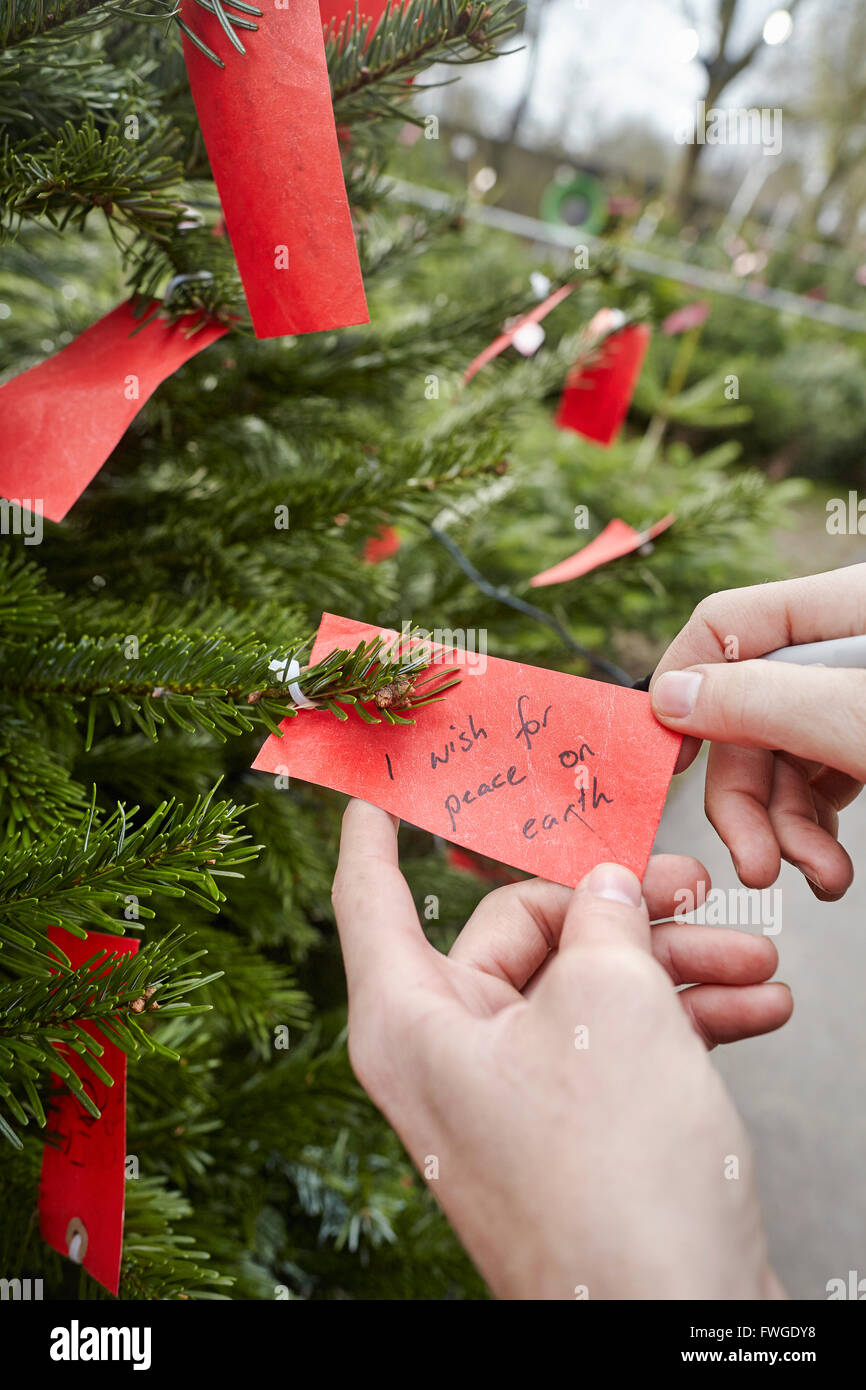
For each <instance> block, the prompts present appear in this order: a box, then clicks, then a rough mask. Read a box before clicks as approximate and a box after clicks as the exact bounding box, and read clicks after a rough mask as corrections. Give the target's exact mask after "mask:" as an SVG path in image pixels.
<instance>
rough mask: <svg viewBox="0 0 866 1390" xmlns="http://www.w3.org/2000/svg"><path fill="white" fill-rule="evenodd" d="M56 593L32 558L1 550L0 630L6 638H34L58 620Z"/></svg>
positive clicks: (54, 625) (29, 639) (8, 639)
mask: <svg viewBox="0 0 866 1390" xmlns="http://www.w3.org/2000/svg"><path fill="white" fill-rule="evenodd" d="M57 598H58V595H57V594H56V592H55V591H54V590H53V589H51V588H49V586H48V584H46V582H45V575H44V574H43V572H42V570H41V569H40V568H39V566H38V565H36V564H34V563H33V561H32V560H26V559H24V557H23V556H20V555H16V554H15V553H14V552H13V551H12V550H9V549H6V550H0V633H2V634H3V638H4V640H6V641H12V640H15V641H18V640H25V639H26V640H28V641H31V642H32V640H33V636H34V633H35V632H37V631H38V630H39V629H42V631H45V630H46V629H51V628H55V627H56V626H57V623H58V617H57Z"/></svg>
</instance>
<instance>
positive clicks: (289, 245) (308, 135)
mask: <svg viewBox="0 0 866 1390" xmlns="http://www.w3.org/2000/svg"><path fill="white" fill-rule="evenodd" d="M262 8H263V9H264V14H262V16H261V18H259V17H256V19H255V23H256V24H257V25H258V29H257V30H256V31H255V32H249V31H248V30H246V29H240V30H236V33H237V34H238V36H239V38H240V39H241V42H242V43H243V45H244V48H245V49H246V52H245V53H244V54H243V55H242V54H240V53H238V52H236V50H235V49H234V48H233V47H232V45H231V43H230V42H229V39H228V38H227V37H226V35H225V34H224V33H223V30H222V29H221V27H220V24H219V21H218V20H217V18H216V16H215V15H211V14H208V13H207V12H206V11H205V10H203V9H202V8H201V7H200V6H199V5H197V4H195V0H182V3H181V7H180V13H181V17H182V18H183V19H184V21H185V22H186V23H187V24H188V25H189V27H190V28H191V29H192V30H194V31H195V33H196V34H197V35H198V36H199V37H200V38H201V39H202V40H203V41H204V42H205V43H206V44H207V45H208V47H209V48H211V49H213V51H214V52H215V53H216V54H218V56H219V57H220V58H221V59H222V61H223V62H224V64H225V67H224V68H223V69H220V68H218V67H217V66H216V65H215V64H214V63H213V62H211V60H210V59H208V58H206V57H205V55H204V54H203V53H201V52H200V51H199V50H198V49H197V48H196V47H195V45H194V44H192V43H190V41H189V39H188V38H187V37H186V35H184V40H183V44H184V54H185V57H186V66H187V71H188V73H189V81H190V87H191V88H192V94H193V99H194V101H195V106H196V111H197V112H198V118H199V123H200V125H201V132H202V135H203V137H204V142H205V146H206V147H207V152H208V158H209V160H210V166H211V169H212V171H213V176H214V178H215V180H216V185H217V189H218V190H219V195H220V201H221V202H222V208H223V213H224V215H225V221H226V227H227V230H228V234H229V237H230V239H231V243H232V249H233V250H234V253H235V258H236V260H237V263H238V270H239V271H240V276H241V280H242V281H243V286H244V293H245V294H246V298H247V304H248V306H249V311H250V315H251V317H252V321H253V327H254V328H255V332H256V337H258V338H275V337H279V336H280V335H281V334H284V333H315V332H318V331H320V330H322V329H327V328H344V327H345V326H346V325H347V324H353V323H366V322H367V321H368V314H367V301H366V299H365V297H364V285H363V282H362V279H361V267H360V264H359V262H358V252H357V248H356V246H355V233H354V231H353V229H352V218H351V215H350V213H349V204H348V200H347V198H346V187H345V183H344V181H343V166H342V163H341V162H340V152H339V148H338V144H337V131H336V127H335V124H334V109H333V105H332V102H331V85H330V80H329V78H328V65H327V63H326V61H325V41H324V35H323V31H322V16H321V14H320V13H319V3H318V0H291V3H290V4H287V5H286V6H285V8H280V9H276V8H274V7H273V6H271V8H265V7H264V6H263V7H262Z"/></svg>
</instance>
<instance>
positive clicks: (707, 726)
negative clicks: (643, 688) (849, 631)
mask: <svg viewBox="0 0 866 1390" xmlns="http://www.w3.org/2000/svg"><path fill="white" fill-rule="evenodd" d="M652 698H653V712H654V713H655V716H656V718H657V719H659V720H660V721H661V723H663V724H666V725H667V726H668V728H671V729H677V730H680V731H682V732H685V733H690V734H694V735H695V736H696V737H699V738H709V739H713V740H714V741H716V742H720V743H736V744H739V745H740V746H741V747H744V748H773V749H777V748H780V749H784V750H785V751H786V752H788V753H793V754H794V755H795V756H796V757H799V758H811V759H814V760H815V761H816V762H819V763H829V765H830V766H831V767H836V768H839V769H840V771H842V772H847V773H849V774H850V775H851V776H853V777H856V778H857V779H858V780H859V781H864V780H866V671H855V670H836V669H832V668H830V667H826V666H792V665H789V664H788V663H785V662H781V661H738V662H735V663H733V664H730V665H721V664H719V665H714V666H699V667H693V668H692V669H691V670H689V671H667V672H665V674H664V675H662V676H660V677H659V679H658V681H657V682H656V685H655V688H654V691H653V697H652Z"/></svg>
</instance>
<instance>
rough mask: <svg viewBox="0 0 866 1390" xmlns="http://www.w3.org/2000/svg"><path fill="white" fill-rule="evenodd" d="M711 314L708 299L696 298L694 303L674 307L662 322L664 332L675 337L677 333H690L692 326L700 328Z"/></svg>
mask: <svg viewBox="0 0 866 1390" xmlns="http://www.w3.org/2000/svg"><path fill="white" fill-rule="evenodd" d="M709 316H710V305H709V301H708V300H706V299H696V300H695V302H694V303H693V304H684V305H683V306H682V308H681V309H674V311H673V313H672V314H668V316H667V318H666V319H665V321H664V323H663V324H662V333H666V334H667V335H668V337H673V336H674V335H675V334H676V333H688V332H689V330H690V329H692V328H700V326H701V324H702V323H706V321H707V319H708V318H709Z"/></svg>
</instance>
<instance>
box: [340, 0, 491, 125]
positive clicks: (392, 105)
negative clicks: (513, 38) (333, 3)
mask: <svg viewBox="0 0 866 1390" xmlns="http://www.w3.org/2000/svg"><path fill="white" fill-rule="evenodd" d="M512 16H513V7H512V4H511V0H490V3H489V4H488V3H486V0H434V3H430V0H408V3H407V4H405V5H395V6H393V7H389V8H386V10H385V13H384V14H383V15H382V18H381V19H380V20H379V23H378V24H377V25H375V26H373V25H372V24H371V22H370V21H369V20H362V21H361V22H360V23H358V24H357V25H355V24H354V22H353V20H351V19H349V20H347V21H345V23H344V25H343V26H341V27H340V28H339V29H337V30H336V31H334V30H332V31H331V32H330V33H329V35H328V38H327V43H326V52H327V58H328V71H329V72H330V76H331V88H332V91H333V98H334V113H335V116H336V118H337V120H338V121H345V122H348V123H350V124H351V123H354V122H357V121H364V120H374V119H381V118H384V117H399V118H400V119H402V120H405V119H406V114H405V110H404V108H405V105H406V103H407V102H408V101H409V99H410V98H411V97H412V96H413V94H414V93H413V88H412V85H411V78H413V77H414V76H415V75H416V74H417V73H419V72H421V71H423V70H424V69H426V68H428V67H430V66H431V65H432V64H433V63H456V64H465V63H476V62H483V61H485V60H487V59H489V58H492V57H494V56H496V44H497V43H498V42H499V41H500V40H501V39H502V38H504V36H505V35H506V34H508V33H510V32H511V31H512V30H513V28H514V25H513V23H512Z"/></svg>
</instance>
